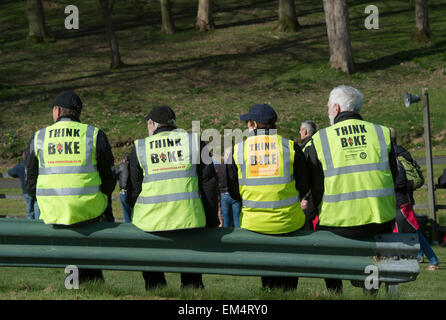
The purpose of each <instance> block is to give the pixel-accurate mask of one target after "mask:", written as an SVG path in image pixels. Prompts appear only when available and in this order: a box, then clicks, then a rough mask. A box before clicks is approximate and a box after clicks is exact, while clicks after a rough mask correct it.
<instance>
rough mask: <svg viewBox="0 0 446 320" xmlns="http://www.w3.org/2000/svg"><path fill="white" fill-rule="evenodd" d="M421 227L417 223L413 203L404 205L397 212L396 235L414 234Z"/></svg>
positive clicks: (394, 230)
mask: <svg viewBox="0 0 446 320" xmlns="http://www.w3.org/2000/svg"><path fill="white" fill-rule="evenodd" d="M418 229H420V226H419V224H418V221H417V216H416V215H415V212H414V211H413V204H412V203H411V202H408V203H405V204H403V205H402V206H401V207H400V209H399V210H397V211H396V217H395V228H394V229H393V232H394V233H414V232H416V231H417V230H418Z"/></svg>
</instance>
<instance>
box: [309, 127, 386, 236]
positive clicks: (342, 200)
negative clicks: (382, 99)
mask: <svg viewBox="0 0 446 320" xmlns="http://www.w3.org/2000/svg"><path fill="white" fill-rule="evenodd" d="M313 145H314V147H315V149H316V153H317V157H318V159H319V161H320V162H321V164H322V169H323V170H324V195H323V198H322V204H321V209H320V214H319V224H320V225H321V226H333V227H352V226H360V225H365V224H369V223H384V222H387V221H390V220H392V219H394V218H395V191H394V184H393V178H392V173H391V171H390V166H389V156H388V155H389V152H390V148H391V144H390V130H389V128H387V127H384V126H380V125H377V124H373V123H370V122H366V121H362V120H353V119H352V120H345V121H341V122H339V123H337V124H335V125H332V126H330V127H328V128H325V129H322V130H319V131H318V132H317V133H316V134H315V135H314V136H313Z"/></svg>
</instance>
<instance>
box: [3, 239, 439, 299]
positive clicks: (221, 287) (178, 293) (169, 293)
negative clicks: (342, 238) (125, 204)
mask: <svg viewBox="0 0 446 320" xmlns="http://www.w3.org/2000/svg"><path fill="white" fill-rule="evenodd" d="M433 249H434V251H435V253H436V254H437V256H438V257H439V260H440V261H445V259H446V248H444V247H438V246H435V247H433ZM426 266H427V264H426V263H422V264H420V274H419V276H418V278H417V280H416V281H413V282H408V283H402V284H400V286H399V287H400V288H399V291H400V294H399V299H401V300H444V299H445V298H446V292H445V291H444V289H443V288H444V286H445V284H446V280H445V277H444V276H443V275H444V272H445V271H444V269H440V270H438V271H425V270H424V269H425V268H426ZM64 277H65V274H64V271H63V269H43V268H11V267H3V268H2V274H1V276H0V299H2V300H5V299H7V300H10V299H14V300H15V299H39V300H40V299H48V300H56V299H76V300H84V299H96V300H101V299H117V300H141V299H150V300H153V299H154V300H158V299H180V300H252V299H256V300H257V299H259V300H296V299H297V300H301V299H305V300H351V299H354V300H363V299H364V300H369V299H372V300H375V299H378V300H382V299H390V298H391V297H389V296H386V295H385V290H384V286H382V288H381V290H380V291H379V293H378V295H376V296H370V295H365V294H363V292H362V289H360V288H356V287H353V286H352V285H351V284H350V282H349V281H344V282H343V283H344V290H343V293H342V294H340V295H335V294H332V293H329V292H327V290H326V288H325V282H324V280H323V279H311V278H301V279H300V280H299V287H298V289H297V290H293V291H285V292H284V291H282V290H280V289H272V290H263V289H262V288H261V282H260V278H259V277H240V276H224V275H209V274H205V275H203V282H204V285H205V289H203V290H194V289H181V288H180V279H179V274H177V273H167V274H166V280H167V283H168V286H167V287H164V288H157V289H153V290H150V291H145V290H144V280H143V278H142V275H141V273H140V272H130V271H104V278H105V283H87V284H81V285H80V288H79V290H67V289H65V287H64Z"/></svg>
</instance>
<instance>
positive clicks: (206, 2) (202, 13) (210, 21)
mask: <svg viewBox="0 0 446 320" xmlns="http://www.w3.org/2000/svg"><path fill="white" fill-rule="evenodd" d="M195 27H196V28H197V29H198V30H200V31H209V30H211V29H214V28H215V23H214V17H213V15H212V0H198V12H197V22H196V23H195Z"/></svg>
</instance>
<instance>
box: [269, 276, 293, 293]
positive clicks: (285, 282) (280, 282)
mask: <svg viewBox="0 0 446 320" xmlns="http://www.w3.org/2000/svg"><path fill="white" fill-rule="evenodd" d="M261 278H262V287H263V288H265V289H273V288H278V289H283V290H294V289H297V285H298V283H299V277H261Z"/></svg>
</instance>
